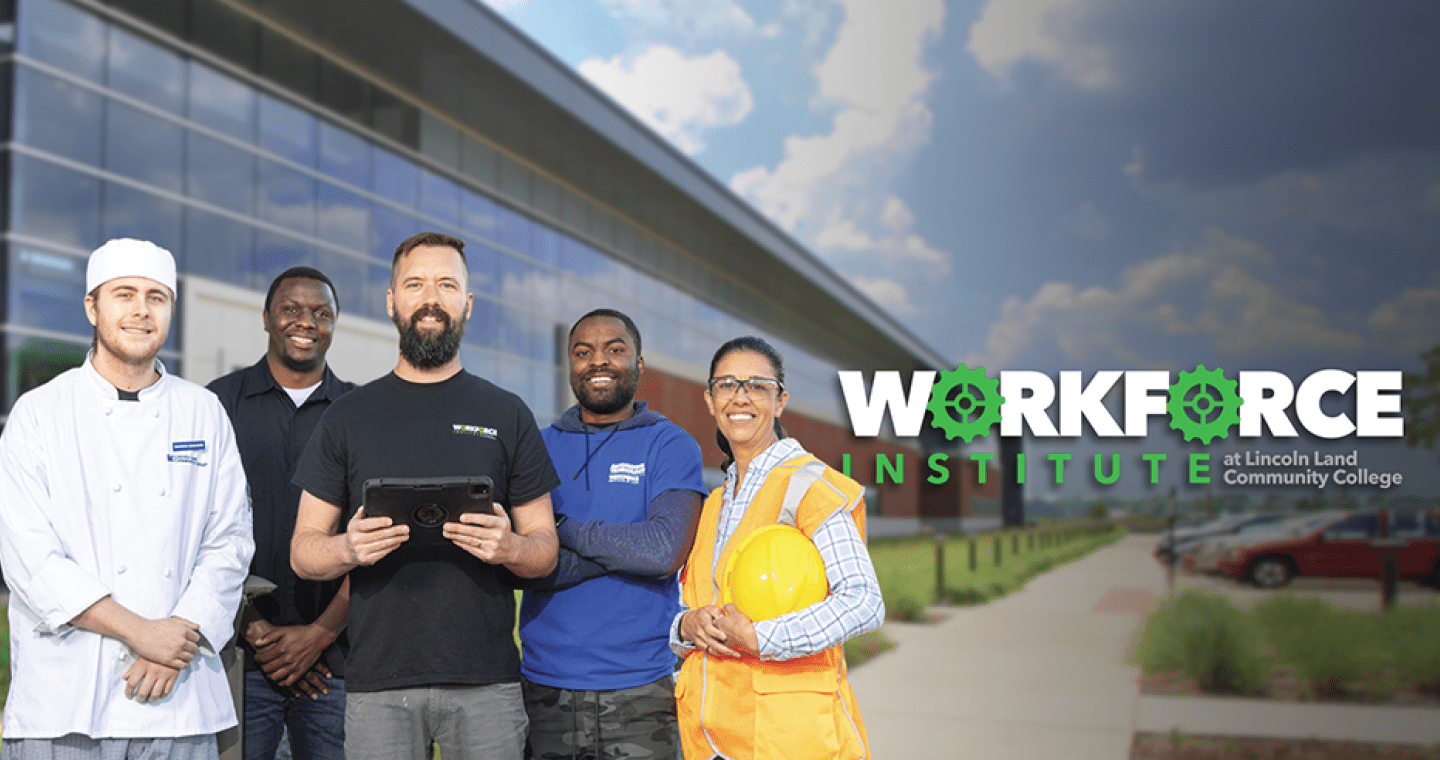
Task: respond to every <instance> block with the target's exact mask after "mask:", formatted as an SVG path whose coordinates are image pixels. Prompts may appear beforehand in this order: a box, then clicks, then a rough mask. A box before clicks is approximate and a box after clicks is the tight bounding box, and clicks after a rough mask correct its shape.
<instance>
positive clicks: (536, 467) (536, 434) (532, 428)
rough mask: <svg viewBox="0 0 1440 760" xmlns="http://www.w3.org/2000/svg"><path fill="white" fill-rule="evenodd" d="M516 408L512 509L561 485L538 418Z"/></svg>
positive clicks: (522, 406)
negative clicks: (537, 423)
mask: <svg viewBox="0 0 1440 760" xmlns="http://www.w3.org/2000/svg"><path fill="white" fill-rule="evenodd" d="M515 406H516V410H515V431H516V433H515V434H516V439H515V447H514V449H513V451H514V452H515V455H514V456H513V457H512V458H511V460H510V463H509V464H510V471H509V473H508V476H509V481H510V482H509V484H508V487H507V488H506V492H507V493H508V494H509V497H510V506H512V507H513V506H516V505H519V504H524V503H526V502H530V501H534V500H535V499H538V498H540V497H541V496H544V495H545V494H547V493H550V492H551V491H553V490H555V488H556V487H557V486H559V485H560V477H559V476H558V475H556V474H555V465H554V464H552V463H551V462H550V452H549V451H548V450H547V449H546V448H545V441H544V439H542V438H541V437H540V428H539V427H538V426H537V425H536V424H535V415H534V414H531V412H530V407H527V406H525V402H523V401H520V400H519V399H518V398H517V399H516V400H515ZM312 493H313V492H312Z"/></svg>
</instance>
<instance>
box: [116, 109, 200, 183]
mask: <svg viewBox="0 0 1440 760" xmlns="http://www.w3.org/2000/svg"><path fill="white" fill-rule="evenodd" d="M106 109H107V113H106V118H105V168H106V169H109V170H110V171H112V172H115V173H116V174H119V175H120V176H122V177H129V178H130V179H133V180H137V181H139V182H144V183H145V184H147V185H153V186H155V187H159V188H162V189H165V190H169V191H171V192H176V193H178V192H181V190H182V187H183V183H182V180H181V177H182V174H181V172H182V169H181V167H182V165H183V164H184V147H185V139H184V134H183V133H184V130H183V129H182V128H181V127H180V125H179V124H175V123H173V122H169V121H166V120H164V119H161V118H158V117H156V116H154V115H151V114H148V113H146V112H144V111H141V110H139V109H136V108H131V107H130V106H127V105H125V104H124V103H119V102H116V101H113V100H112V101H110V102H109V103H107V104H106Z"/></svg>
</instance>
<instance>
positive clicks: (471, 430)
mask: <svg viewBox="0 0 1440 760" xmlns="http://www.w3.org/2000/svg"><path fill="white" fill-rule="evenodd" d="M451 427H452V428H454V430H455V435H478V436H480V437H481V438H489V439H490V440H492V441H493V440H495V438H496V437H498V436H499V435H500V431H499V430H496V429H495V428H492V427H485V426H484V425H451Z"/></svg>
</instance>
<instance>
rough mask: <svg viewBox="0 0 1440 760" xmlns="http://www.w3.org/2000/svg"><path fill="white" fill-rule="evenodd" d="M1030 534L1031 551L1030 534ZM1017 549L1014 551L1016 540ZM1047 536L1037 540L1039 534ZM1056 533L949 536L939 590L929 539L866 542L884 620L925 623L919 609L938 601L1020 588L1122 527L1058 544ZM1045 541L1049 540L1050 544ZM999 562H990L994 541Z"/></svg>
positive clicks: (981, 599) (968, 600)
mask: <svg viewBox="0 0 1440 760" xmlns="http://www.w3.org/2000/svg"><path fill="white" fill-rule="evenodd" d="M1032 534H1033V535H1034V536H1035V540H1034V544H1033V548H1032V542H1031V538H1030V536H1031V535H1032ZM1017 535H1018V536H1019V541H1018V544H1019V547H1018V548H1019V550H1018V551H1016V543H1017V542H1016V540H1015V538H1016V536H1017ZM1042 535H1043V536H1046V537H1047V538H1046V539H1045V540H1044V541H1042V540H1041V536H1042ZM1059 535H1060V534H1059V533H1055V532H1047V531H1035V530H1027V531H1021V532H1019V533H1018V534H1016V533H982V534H977V535H975V536H955V537H950V538H946V539H944V541H943V542H940V546H942V547H943V552H944V588H939V587H938V584H937V581H936V573H935V570H936V567H935V564H936V557H937V542H936V541H935V539H933V538H929V537H924V536H921V537H911V538H887V539H876V540H874V541H871V542H870V547H869V548H870V558H871V560H872V561H873V562H874V563H875V576H876V578H877V580H879V582H880V593H881V596H883V597H884V599H885V611H886V619H887V620H892V621H902V622H925V617H924V616H925V608H926V607H928V606H930V605H932V604H935V603H936V602H938V601H941V600H944V601H946V602H948V603H950V604H960V605H970V604H984V603H986V602H989V601H993V600H994V599H997V598H999V597H1002V596H1005V595H1006V594H1009V593H1013V592H1015V591H1018V590H1019V589H1021V588H1023V587H1024V586H1025V583H1026V582H1027V581H1029V580H1030V579H1031V578H1034V577H1035V576H1037V575H1039V574H1040V573H1043V572H1045V571H1047V570H1050V569H1053V568H1055V567H1058V566H1059V565H1063V564H1065V563H1066V562H1070V561H1072V560H1074V559H1078V558H1079V557H1083V556H1084V555H1086V554H1089V553H1090V552H1092V551H1094V550H1095V549H1098V548H1100V547H1101V546H1105V545H1107V544H1110V543H1112V542H1114V541H1115V540H1117V539H1119V538H1120V537H1121V536H1122V535H1124V529H1123V528H1119V527H1112V528H1109V529H1106V530H1094V531H1092V532H1085V533H1076V534H1074V535H1072V536H1071V537H1070V539H1069V540H1068V541H1064V542H1062V541H1061V540H1060V538H1059ZM1050 537H1054V538H1053V541H1052V539H1051V538H1050ZM972 540H973V541H974V544H975V560H976V562H975V569H974V570H971V569H970V544H971V541H972ZM997 540H998V541H999V542H1000V563H999V564H998V565H997V564H996V563H995V542H996V541H997Z"/></svg>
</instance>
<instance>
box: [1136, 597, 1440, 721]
mask: <svg viewBox="0 0 1440 760" xmlns="http://www.w3.org/2000/svg"><path fill="white" fill-rule="evenodd" d="M1437 641H1440V606H1430V607H1414V608H1402V609H1396V610H1389V611H1386V612H1356V611H1353V610H1343V609H1337V608H1335V607H1334V606H1332V605H1330V604H1328V603H1326V602H1324V601H1322V600H1319V599H1312V598H1297V597H1295V596H1292V595H1288V594H1282V595H1279V596H1275V597H1272V598H1270V599H1267V600H1265V601H1263V602H1261V603H1260V604H1257V605H1255V607H1254V609H1252V610H1249V611H1246V610H1241V609H1239V608H1237V607H1236V606H1235V605H1234V604H1232V603H1231V602H1229V601H1228V600H1227V599H1225V598H1224V597H1221V596H1217V595H1215V594H1207V593H1205V592H1202V591H1197V590H1191V591H1186V592H1184V593H1182V594H1179V595H1177V596H1173V597H1171V598H1169V599H1167V600H1165V601H1164V602H1163V603H1162V604H1161V605H1160V607H1158V608H1157V609H1156V610H1155V611H1154V612H1152V613H1151V615H1150V617H1149V618H1148V619H1147V620H1146V623H1145V629H1144V631H1143V632H1142V633H1141V635H1140V638H1139V639H1138V640H1137V642H1136V646H1135V650H1134V659H1135V660H1136V661H1137V662H1138V663H1139V664H1140V665H1141V666H1142V667H1143V668H1145V669H1146V670H1147V671H1149V672H1151V673H1164V672H1173V671H1181V672H1184V673H1186V674H1187V675H1189V676H1191V677H1194V678H1196V679H1197V680H1198V681H1199V683H1200V686H1201V688H1202V689H1205V690H1206V691H1214V692H1232V693H1233V692H1240V693H1258V692H1263V691H1265V690H1266V688H1267V681H1268V680H1269V677H1270V675H1272V674H1277V673H1280V672H1281V671H1282V670H1286V672H1289V671H1291V670H1293V671H1294V672H1296V673H1298V674H1299V675H1300V676H1301V678H1302V679H1303V680H1302V681H1300V683H1301V684H1302V685H1303V686H1305V687H1307V689H1308V694H1309V695H1311V696H1313V697H1320V698H1337V697H1345V696H1347V695H1348V694H1350V692H1351V691H1352V690H1356V691H1357V692H1358V696H1359V697H1360V698H1361V699H1365V698H1366V697H1365V695H1366V694H1367V693H1368V694H1369V695H1371V696H1372V697H1376V696H1378V697H1380V698H1382V699H1384V698H1385V697H1386V696H1387V695H1388V694H1390V693H1392V692H1393V691H1394V690H1395V689H1396V688H1397V687H1398V686H1399V685H1400V684H1408V685H1413V686H1415V687H1416V688H1418V689H1419V690H1420V691H1426V692H1430V693H1440V646H1437V644H1436V642H1437ZM1357 687H1358V689H1357ZM1301 693H1302V694H1304V693H1306V692H1305V691H1302V692H1301Z"/></svg>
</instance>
